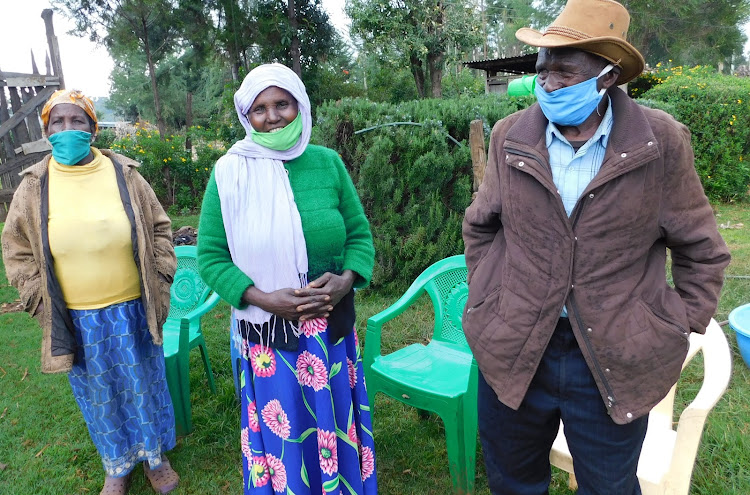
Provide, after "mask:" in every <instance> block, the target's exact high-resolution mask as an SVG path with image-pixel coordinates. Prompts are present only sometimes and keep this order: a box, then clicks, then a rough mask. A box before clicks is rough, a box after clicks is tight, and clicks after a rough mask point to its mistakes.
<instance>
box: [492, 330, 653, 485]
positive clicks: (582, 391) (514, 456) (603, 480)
mask: <svg viewBox="0 0 750 495" xmlns="http://www.w3.org/2000/svg"><path fill="white" fill-rule="evenodd" d="M478 402H479V404H478V409H479V433H480V438H481V441H482V449H483V453H484V460H485V464H486V466H487V478H488V481H489V485H490V491H491V492H492V494H493V495H542V494H546V493H548V487H549V483H550V464H549V452H550V449H551V448H552V442H553V441H554V440H555V436H556V435H557V430H558V426H559V422H560V419H561V418H562V420H563V423H564V424H565V437H566V439H567V441H568V446H569V448H570V452H571V454H572V456H573V464H574V466H575V472H576V479H577V481H578V487H579V488H578V494H579V495H595V494H596V495H640V493H641V489H640V486H639V485H638V479H637V477H636V475H635V472H636V468H637V467H638V458H639V456H640V453H641V447H642V445H643V439H644V437H645V435H646V427H647V426H648V416H644V417H642V418H638V419H636V420H634V421H633V422H631V423H628V424H626V425H618V424H616V423H615V422H614V421H612V419H611V418H610V417H609V415H608V414H607V409H606V407H605V405H604V402H603V401H602V398H601V395H600V394H599V391H598V389H597V387H596V383H595V382H594V378H593V376H592V375H591V371H590V370H589V368H588V366H587V365H586V361H585V360H584V358H583V354H582V353H581V349H580V348H579V346H578V343H577V342H576V339H575V336H574V334H573V330H572V328H571V327H570V322H569V320H568V319H567V318H560V320H559V321H558V324H557V327H556V328H555V333H554V334H553V336H552V339H551V340H550V343H549V345H548V347H547V349H546V351H545V353H544V356H543V358H542V362H541V363H540V365H539V369H538V370H537V372H536V375H535V376H534V378H533V380H532V382H531V385H530V387H529V390H528V392H527V394H526V397H525V398H524V400H523V402H522V404H521V407H520V408H519V410H518V411H514V410H513V409H511V408H509V407H507V406H505V405H504V404H503V403H501V402H500V401H499V400H497V395H496V394H495V392H494V391H493V390H492V388H491V387H490V386H489V385H488V384H487V382H486V381H485V379H484V377H483V376H482V374H481V373H480V375H479V397H478Z"/></svg>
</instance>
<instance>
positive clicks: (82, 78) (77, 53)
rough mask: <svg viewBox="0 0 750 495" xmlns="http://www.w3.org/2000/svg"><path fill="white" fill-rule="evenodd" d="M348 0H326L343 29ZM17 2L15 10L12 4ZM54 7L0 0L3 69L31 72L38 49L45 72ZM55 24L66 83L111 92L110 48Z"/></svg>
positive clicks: (44, 1) (45, 2) (40, 1)
mask: <svg viewBox="0 0 750 495" xmlns="http://www.w3.org/2000/svg"><path fill="white" fill-rule="evenodd" d="M344 2H345V0H323V1H322V3H323V7H324V8H325V9H326V11H327V12H328V16H329V17H330V18H331V22H332V23H333V25H334V26H335V27H336V29H338V30H339V32H341V33H346V32H348V24H349V19H348V18H347V17H346V14H345V13H344ZM11 4H13V9H12V11H13V14H11V15H8V14H7V13H8V12H10V11H11V9H10V6H11ZM47 8H52V7H51V5H50V2H49V0H23V1H18V0H0V10H5V12H6V14H5V15H3V16H2V20H0V47H2V48H0V70H2V71H4V72H21V73H26V74H30V73H31V52H32V51H33V52H34V58H35V59H36V65H37V67H38V68H39V72H41V73H44V72H45V66H44V60H45V54H46V53H47V35H46V33H45V29H44V20H42V10H44V9H47ZM52 24H53V26H54V28H55V35H56V36H57V42H58V45H59V47H60V56H61V58H62V72H63V77H64V78H65V86H66V87H68V88H75V89H80V90H81V91H83V92H84V93H85V94H86V95H88V96H92V97H93V96H107V95H108V94H109V87H110V83H109V74H110V72H111V71H112V68H113V63H112V59H111V58H110V57H109V54H108V53H107V50H106V49H105V48H103V47H101V46H97V45H96V44H95V43H92V42H90V41H89V40H88V39H87V38H78V37H76V36H73V35H70V34H67V33H68V31H70V30H71V29H73V27H74V24H73V21H71V20H69V19H67V18H66V17H65V16H64V15H62V14H60V13H57V12H55V13H54V15H53V16H52Z"/></svg>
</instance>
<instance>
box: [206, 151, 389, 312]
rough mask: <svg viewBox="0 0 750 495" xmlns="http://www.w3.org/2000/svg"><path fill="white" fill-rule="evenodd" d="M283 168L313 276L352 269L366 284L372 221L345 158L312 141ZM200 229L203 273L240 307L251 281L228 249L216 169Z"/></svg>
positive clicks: (371, 255) (361, 283) (371, 251)
mask: <svg viewBox="0 0 750 495" xmlns="http://www.w3.org/2000/svg"><path fill="white" fill-rule="evenodd" d="M284 167H285V168H286V169H287V171H288V172H289V182H290V183H291V186H292V191H293V193H294V201H295V203H296V204H297V209H298V210H299V213H300V217H301V219H302V231H303V233H304V236H305V242H306V244H307V257H308V265H309V271H308V278H309V280H315V279H316V278H317V277H319V276H320V275H322V274H324V273H325V272H331V273H336V274H341V272H343V271H344V270H352V271H353V272H355V273H356V274H357V279H356V281H355V283H354V286H355V287H357V288H359V287H364V286H366V285H367V284H368V283H370V278H371V277H372V267H373V264H374V258H375V249H374V247H373V244H372V234H371V233H370V224H369V223H368V221H367V218H366V217H365V213H364V210H363V209H362V204H361V203H360V201H359V197H358V196H357V191H356V189H355V188H354V184H353V183H352V180H351V177H349V174H348V172H347V171H346V168H345V167H344V163H343V162H342V161H341V158H340V157H339V156H338V154H337V153H336V152H335V151H333V150H331V149H328V148H324V147H322V146H315V145H309V146H308V147H307V149H305V151H304V153H302V155H300V156H299V157H297V158H295V159H294V160H290V161H289V162H286V163H285V164H284ZM198 232H199V235H198V266H199V270H200V274H201V277H203V280H205V282H206V283H207V284H208V285H209V286H210V287H211V288H212V289H214V290H215V291H216V292H217V293H218V294H219V296H221V298H222V299H224V300H225V301H227V302H228V303H229V304H231V305H232V306H234V307H236V308H240V309H242V308H243V307H244V306H245V305H244V304H242V302H241V301H242V294H243V293H244V291H245V290H246V289H247V288H248V287H249V286H250V285H252V284H253V281H252V280H251V279H250V277H248V276H247V275H246V274H245V273H244V272H242V270H240V269H239V268H238V267H237V266H236V265H235V264H234V263H233V262H232V258H231V255H230V254H229V245H228V243H227V235H226V231H225V229H224V220H223V218H222V215H221V202H220V199H219V190H218V188H217V186H216V179H215V177H214V173H213V172H212V173H211V178H210V179H209V181H208V185H207V186H206V193H205V196H204V197H203V206H202V208H201V217H200V224H199V226H198Z"/></svg>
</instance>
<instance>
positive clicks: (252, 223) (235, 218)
mask: <svg viewBox="0 0 750 495" xmlns="http://www.w3.org/2000/svg"><path fill="white" fill-rule="evenodd" d="M271 86H276V87H279V88H282V89H285V90H286V91H288V92H289V93H290V94H291V95H292V96H293V97H294V98H295V99H296V100H297V105H298V107H299V111H300V113H301V114H302V134H301V136H300V138H299V141H298V142H297V144H295V145H294V146H293V147H292V148H290V149H288V150H283V151H277V150H272V149H269V148H266V147H264V146H261V145H259V144H258V143H256V142H255V141H253V140H252V139H251V138H250V132H251V130H252V126H251V125H250V122H249V121H248V119H247V113H248V111H249V110H250V108H251V107H252V104H253V102H254V101H255V99H256V98H257V96H258V94H260V92H261V91H263V90H265V89H266V88H268V87H271ZM234 106H235V108H236V109H237V116H238V117H239V119H240V122H241V123H242V125H243V127H244V128H245V130H246V131H247V136H246V137H245V139H243V140H241V141H238V142H237V143H236V144H235V145H234V146H232V147H231V148H230V149H229V151H228V152H227V154H226V155H224V156H223V157H221V158H220V159H219V161H218V162H217V163H216V167H215V169H214V176H215V178H216V185H217V188H218V190H219V199H220V200H221V214H222V217H223V220H224V229H225V231H226V234H227V243H228V245H229V252H230V254H231V255H232V261H233V262H234V264H235V265H237V266H238V267H239V268H240V269H241V270H242V271H243V272H244V273H245V274H247V275H248V276H249V277H250V278H251V279H252V280H253V283H254V284H255V286H256V287H257V288H258V289H260V290H262V291H264V292H273V291H275V290H278V289H286V288H300V287H304V286H305V285H307V245H306V244H305V238H304V235H303V233H302V222H301V220H300V215H299V210H298V209H297V205H296V203H295V202H294V194H293V193H292V188H291V185H290V183H289V177H288V174H287V172H286V169H285V168H284V164H283V161H288V160H292V159H294V158H297V157H298V156H300V155H301V154H302V153H303V152H304V151H305V148H306V147H307V144H308V143H309V141H310V132H311V130H312V118H311V117H310V99H309V98H308V96H307V92H306V91H305V85H304V84H303V83H302V81H301V80H300V78H299V77H297V75H296V74H295V73H294V72H293V71H292V70H291V69H289V68H288V67H285V66H283V65H281V64H266V65H261V66H259V67H256V68H255V69H253V70H252V71H250V73H248V75H247V76H246V77H245V80H244V81H242V85H241V86H240V89H239V90H238V91H237V92H236V93H235V95H234ZM233 316H234V317H235V318H237V319H241V320H245V321H246V322H248V323H250V324H251V325H252V327H253V328H255V329H256V331H258V332H259V333H260V328H261V325H262V324H263V323H266V322H270V323H271V327H272V328H275V327H276V326H277V325H276V324H277V323H278V322H277V321H276V320H273V321H272V318H276V317H275V315H272V314H271V313H268V312H266V311H264V310H262V309H261V308H258V307H256V306H248V307H247V308H245V309H242V310H240V309H237V308H233ZM288 328H290V329H292V330H293V331H294V333H295V334H296V335H299V332H298V329H297V327H296V325H294V324H293V323H291V322H286V321H284V331H285V332H286V330H287V329H288ZM271 338H273V337H271Z"/></svg>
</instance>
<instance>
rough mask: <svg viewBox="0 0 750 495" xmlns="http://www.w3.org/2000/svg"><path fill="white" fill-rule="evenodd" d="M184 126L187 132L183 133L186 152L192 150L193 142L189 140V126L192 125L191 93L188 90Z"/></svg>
mask: <svg viewBox="0 0 750 495" xmlns="http://www.w3.org/2000/svg"><path fill="white" fill-rule="evenodd" d="M185 127H187V129H188V132H187V133H186V134H185V149H186V150H187V151H188V153H190V152H192V150H193V142H192V141H191V140H190V132H189V131H190V128H191V127H193V93H192V92H190V91H188V92H187V98H186V100H185Z"/></svg>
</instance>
